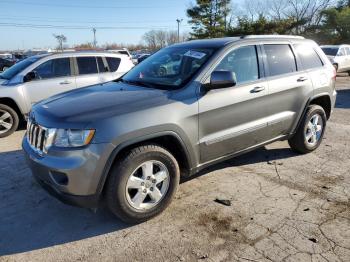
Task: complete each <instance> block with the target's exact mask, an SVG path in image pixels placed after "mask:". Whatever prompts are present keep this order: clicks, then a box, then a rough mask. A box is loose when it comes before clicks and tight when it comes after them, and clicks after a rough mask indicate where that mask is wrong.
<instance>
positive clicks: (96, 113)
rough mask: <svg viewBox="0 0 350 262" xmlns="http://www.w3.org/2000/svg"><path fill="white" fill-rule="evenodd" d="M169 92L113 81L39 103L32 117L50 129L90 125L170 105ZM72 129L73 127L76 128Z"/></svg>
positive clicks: (34, 108)
mask: <svg viewBox="0 0 350 262" xmlns="http://www.w3.org/2000/svg"><path fill="white" fill-rule="evenodd" d="M168 93H169V92H168V91H164V90H158V89H150V88H144V87H138V86H132V85H127V84H125V83H121V82H110V83H106V84H102V85H95V86H91V87H86V88H81V89H78V90H74V91H70V92H66V93H62V94H60V95H56V96H53V97H51V98H49V99H46V100H43V101H42V102H40V103H38V104H36V105H35V106H34V107H33V110H32V116H33V117H35V118H36V120H37V121H38V122H39V123H41V122H42V124H46V126H47V127H56V126H57V124H58V123H59V124H60V127H62V128H63V127H66V126H67V125H73V127H74V125H75V124H77V125H79V126H80V128H81V125H82V124H83V123H85V124H89V123H92V122H95V121H98V120H103V119H106V118H109V117H115V116H118V115H122V114H128V113H132V112H135V111H138V110H144V109H147V108H150V107H154V106H157V105H162V104H166V103H168V101H169V99H168ZM73 127H71V126H70V128H73Z"/></svg>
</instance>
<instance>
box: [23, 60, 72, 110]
mask: <svg viewBox="0 0 350 262" xmlns="http://www.w3.org/2000/svg"><path fill="white" fill-rule="evenodd" d="M72 67H73V61H72V59H71V58H69V57H66V58H55V59H51V60H48V61H45V62H43V63H42V64H40V65H39V66H37V67H36V68H35V69H33V70H32V71H34V72H36V74H37V78H36V79H34V80H32V81H30V82H26V83H25V84H24V86H23V91H24V93H25V94H26V96H27V97H28V98H29V99H30V102H31V104H32V105H33V104H34V103H37V102H39V101H41V100H43V99H46V98H48V97H50V96H53V95H56V94H59V93H63V92H66V91H69V90H72V89H75V88H76V83H75V77H74V76H73V73H72V72H73V71H72Z"/></svg>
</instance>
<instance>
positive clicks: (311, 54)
mask: <svg viewBox="0 0 350 262" xmlns="http://www.w3.org/2000/svg"><path fill="white" fill-rule="evenodd" d="M294 47H295V50H296V52H297V54H298V57H299V58H300V60H301V63H302V64H303V67H304V69H312V68H317V67H322V66H323V63H322V60H321V58H320V57H319V56H318V54H317V53H316V51H315V49H313V48H312V46H310V45H307V44H296V45H294Z"/></svg>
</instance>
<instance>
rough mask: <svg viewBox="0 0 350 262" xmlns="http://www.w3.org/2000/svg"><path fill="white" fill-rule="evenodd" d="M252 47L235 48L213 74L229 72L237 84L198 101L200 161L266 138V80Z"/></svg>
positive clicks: (267, 135) (255, 51) (206, 95)
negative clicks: (222, 71) (234, 76)
mask: <svg viewBox="0 0 350 262" xmlns="http://www.w3.org/2000/svg"><path fill="white" fill-rule="evenodd" d="M258 57H259V56H258V48H257V46H255V45H247V46H241V47H236V48H234V49H233V50H230V51H229V52H228V53H227V54H226V55H225V56H224V57H223V58H222V60H221V61H220V62H219V63H218V65H217V66H216V67H215V69H214V71H220V70H224V71H232V72H234V73H235V74H236V78H237V85H236V86H232V87H229V88H223V89H217V90H210V91H209V92H207V93H204V94H202V95H201V97H200V98H199V143H200V155H201V162H202V163H204V162H208V161H210V160H214V159H217V158H219V157H222V156H225V155H229V154H231V153H234V152H238V151H241V150H243V149H245V148H248V147H251V146H254V145H256V144H259V143H261V142H264V141H266V140H268V139H269V134H268V133H267V132H266V130H267V108H268V106H269V105H268V104H267V103H266V96H267V94H268V90H267V83H266V80H265V79H264V78H263V77H262V69H263V68H262V61H261V59H258ZM208 82H209V81H208Z"/></svg>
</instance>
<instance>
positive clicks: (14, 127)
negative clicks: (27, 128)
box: [0, 104, 19, 138]
mask: <svg viewBox="0 0 350 262" xmlns="http://www.w3.org/2000/svg"><path fill="white" fill-rule="evenodd" d="M0 109H1V110H3V111H6V112H8V113H9V114H10V115H11V117H12V120H13V123H12V127H11V129H10V130H8V131H7V132H5V133H3V134H0V138H4V137H7V136H10V135H11V134H12V133H13V132H15V131H16V130H17V128H18V124H19V119H18V115H17V113H16V111H14V110H13V109H12V108H11V107H8V106H6V105H2V104H0Z"/></svg>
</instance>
